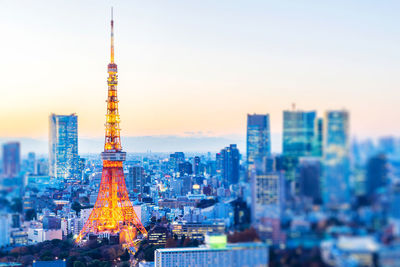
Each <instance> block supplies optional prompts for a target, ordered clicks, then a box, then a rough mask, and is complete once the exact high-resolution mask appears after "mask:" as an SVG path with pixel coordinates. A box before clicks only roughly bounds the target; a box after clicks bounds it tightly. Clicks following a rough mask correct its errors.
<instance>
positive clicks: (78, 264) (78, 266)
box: [74, 261, 86, 267]
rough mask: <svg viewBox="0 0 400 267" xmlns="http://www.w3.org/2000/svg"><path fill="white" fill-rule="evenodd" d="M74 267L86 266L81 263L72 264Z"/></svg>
mask: <svg viewBox="0 0 400 267" xmlns="http://www.w3.org/2000/svg"><path fill="white" fill-rule="evenodd" d="M74 267H86V265H85V264H84V263H83V262H81V261H76V262H74Z"/></svg>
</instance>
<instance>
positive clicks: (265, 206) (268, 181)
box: [251, 157, 285, 243]
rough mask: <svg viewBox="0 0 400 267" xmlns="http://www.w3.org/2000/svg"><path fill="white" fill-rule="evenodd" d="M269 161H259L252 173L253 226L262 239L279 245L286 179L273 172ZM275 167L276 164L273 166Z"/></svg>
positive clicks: (281, 174)
mask: <svg viewBox="0 0 400 267" xmlns="http://www.w3.org/2000/svg"><path fill="white" fill-rule="evenodd" d="M270 165H271V164H270V162H269V160H268V159H267V158H266V157H264V159H263V160H257V161H256V163H255V168H254V169H253V170H252V172H251V216H252V220H251V221H252V225H253V227H254V228H255V229H256V230H257V231H258V233H259V235H260V237H261V238H262V239H264V240H265V239H266V240H267V241H269V242H270V243H278V242H279V241H280V239H281V237H280V219H281V216H282V212H283V207H284V201H285V177H284V175H283V173H282V172H277V171H275V170H271V168H270V167H271V166H270ZM273 165H274V164H273Z"/></svg>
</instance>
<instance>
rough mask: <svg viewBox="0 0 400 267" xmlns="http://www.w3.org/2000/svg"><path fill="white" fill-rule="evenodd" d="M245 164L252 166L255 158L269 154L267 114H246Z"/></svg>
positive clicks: (269, 139)
mask: <svg viewBox="0 0 400 267" xmlns="http://www.w3.org/2000/svg"><path fill="white" fill-rule="evenodd" d="M246 145H247V154H246V156H247V166H248V170H251V168H252V167H254V164H255V161H256V159H257V158H258V159H262V158H263V157H265V156H269V155H270V154H271V133H270V122H269V115H268V114H253V115H250V114H248V115H247V140H246Z"/></svg>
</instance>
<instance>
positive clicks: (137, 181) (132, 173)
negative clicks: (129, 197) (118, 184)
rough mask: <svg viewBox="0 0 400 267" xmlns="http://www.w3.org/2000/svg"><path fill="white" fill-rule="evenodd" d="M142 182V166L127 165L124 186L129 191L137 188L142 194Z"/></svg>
mask: <svg viewBox="0 0 400 267" xmlns="http://www.w3.org/2000/svg"><path fill="white" fill-rule="evenodd" d="M144 183H145V181H144V168H143V167H141V166H132V167H129V173H128V177H127V183H126V187H127V188H128V190H129V192H131V191H133V190H134V189H137V190H138V193H141V194H143V186H144Z"/></svg>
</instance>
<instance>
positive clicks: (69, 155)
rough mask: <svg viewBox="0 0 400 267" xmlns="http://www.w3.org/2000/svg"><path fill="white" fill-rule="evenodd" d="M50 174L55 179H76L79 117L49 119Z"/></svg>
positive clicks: (58, 116)
mask: <svg viewBox="0 0 400 267" xmlns="http://www.w3.org/2000/svg"><path fill="white" fill-rule="evenodd" d="M49 122H50V131H49V174H50V176H51V177H53V178H55V179H57V180H58V179H64V180H68V179H74V178H75V176H76V169H77V165H78V164H77V160H78V117H77V116H76V115H75V114H71V115H56V114H51V115H50V117H49Z"/></svg>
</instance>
